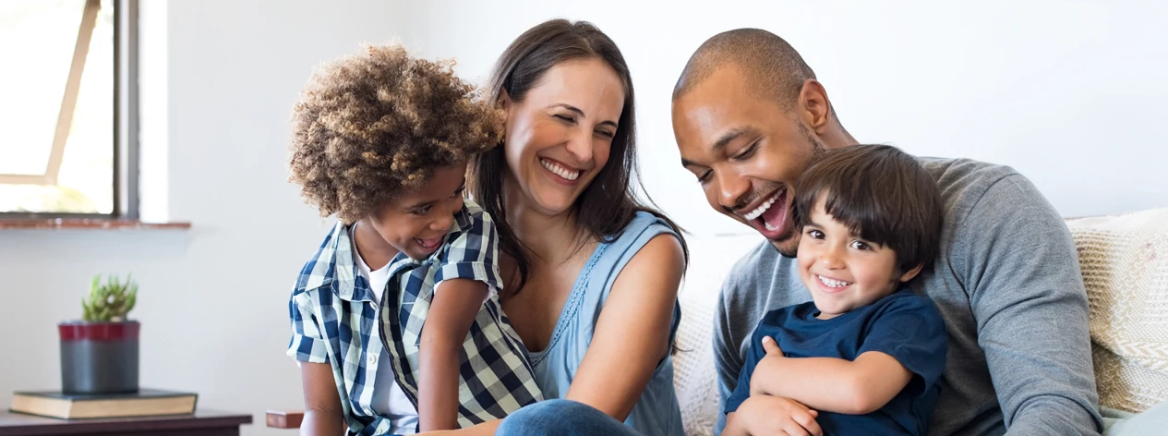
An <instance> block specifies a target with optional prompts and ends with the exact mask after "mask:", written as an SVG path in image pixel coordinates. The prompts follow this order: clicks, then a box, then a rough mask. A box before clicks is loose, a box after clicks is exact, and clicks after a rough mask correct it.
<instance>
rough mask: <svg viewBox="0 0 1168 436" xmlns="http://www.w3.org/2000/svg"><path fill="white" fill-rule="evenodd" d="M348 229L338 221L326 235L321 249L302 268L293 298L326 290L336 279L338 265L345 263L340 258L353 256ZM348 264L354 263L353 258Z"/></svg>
mask: <svg viewBox="0 0 1168 436" xmlns="http://www.w3.org/2000/svg"><path fill="white" fill-rule="evenodd" d="M348 228H349V226H346V225H344V224H342V223H341V222H340V221H338V222H337V223H336V224H335V225H333V228H332V229H330V230H329V232H328V234H326V235H325V237H324V241H322V242H321V244H320V247H318V248H317V249H316V252H315V253H313V254H312V257H310V258H309V259H308V261H306V262H304V265H303V266H302V267H301V268H300V275H299V276H297V278H296V287H295V288H294V289H293V291H292V295H293V297H295V296H296V295H298V294H307V293H310V292H312V291H315V290H317V289H321V288H324V287H326V286H328V285H330V284H331V283H332V282H333V281H334V280H335V279H336V275H337V271H338V268H337V267H338V264H339V263H344V262H342V261H341V259H339V258H340V256H350V257H351V256H352V249H351V248H350V247H351V245H352V243H351V242H349V232H348ZM348 263H349V264H351V263H352V259H351V258H350V259H348Z"/></svg>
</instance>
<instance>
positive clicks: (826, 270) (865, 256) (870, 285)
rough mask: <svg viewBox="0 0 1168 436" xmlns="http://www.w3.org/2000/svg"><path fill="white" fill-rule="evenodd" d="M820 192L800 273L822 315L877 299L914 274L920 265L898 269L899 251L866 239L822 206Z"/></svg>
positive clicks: (807, 228)
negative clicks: (904, 269) (909, 268)
mask: <svg viewBox="0 0 1168 436" xmlns="http://www.w3.org/2000/svg"><path fill="white" fill-rule="evenodd" d="M823 203H824V200H823V198H820V199H819V201H818V202H816V205H815V208H814V209H813V210H812V211H811V215H810V221H811V222H810V223H809V224H807V225H806V226H804V227H803V232H802V237H801V238H800V241H799V254H798V259H799V277H800V278H801V279H803V285H804V286H807V289H808V290H809V291H811V298H812V299H813V300H814V301H815V307H816V308H817V309H819V311H820V312H821V313H820V315H819V319H831V318H835V317H836V316H839V315H841V314H844V313H847V312H849V311H851V310H854V309H856V308H859V307H863V306H866V305H869V304H872V303H874V302H875V301H876V300H879V299H881V298H883V297H885V296H887V295H889V294H891V293H893V292H895V291H896V289H897V288H898V287H900V284H901V282H906V281H908V280H910V279H912V278H913V277H914V276H916V275H917V273H918V272H920V270H921V267H920V266H918V267H916V268H913V269H912V270H911V271H908V272H905V273H903V274H901V273H899V271H897V267H896V252H894V251H892V249H890V248H888V247H886V246H883V245H879V244H876V243H874V242H870V241H865V240H863V239H861V238H860V236H859V235H854V234H852V232H851V231H850V230H848V226H846V225H844V224H843V223H841V222H839V221H836V220H835V219H833V218H832V216H831V215H828V214H827V213H825V212H824V207H823Z"/></svg>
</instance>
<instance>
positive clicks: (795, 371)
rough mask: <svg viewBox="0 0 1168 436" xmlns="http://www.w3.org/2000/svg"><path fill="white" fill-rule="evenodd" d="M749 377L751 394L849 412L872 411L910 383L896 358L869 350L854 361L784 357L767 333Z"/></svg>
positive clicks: (827, 409)
mask: <svg viewBox="0 0 1168 436" xmlns="http://www.w3.org/2000/svg"><path fill="white" fill-rule="evenodd" d="M762 344H763V348H765V349H766V357H764V358H763V359H762V360H761V361H759V363H758V366H757V367H755V369H754V375H753V376H752V377H751V379H750V395H751V396H755V395H771V396H777V397H786V398H790V399H793V400H795V401H798V402H800V403H803V404H806V405H807V407H810V408H812V409H816V410H823V411H827V412H836V413H844V414H848V415H863V414H867V413H872V412H874V411H876V410H878V409H880V408H881V407H884V405H885V404H888V402H889V401H891V400H892V398H893V397H895V396H896V394H898V393H900V391H901V390H903V389H904V388H905V386H908V383H909V382H910V381H912V377H913V374H912V373H911V372H909V370H908V369H907V368H905V367H904V365H901V364H900V362H898V361H897V360H896V358H894V357H892V356H889V355H887V354H884V353H882V352H879V351H869V352H866V353H863V354H861V355H859V356H858V357H856V360H855V361H847V360H844V359H835V358H829V357H806V358H788V357H784V356H783V352H782V350H780V349H779V346H778V345H776V344H775V341H774V340H773V339H771V338H769V337H768V338H763V340H762Z"/></svg>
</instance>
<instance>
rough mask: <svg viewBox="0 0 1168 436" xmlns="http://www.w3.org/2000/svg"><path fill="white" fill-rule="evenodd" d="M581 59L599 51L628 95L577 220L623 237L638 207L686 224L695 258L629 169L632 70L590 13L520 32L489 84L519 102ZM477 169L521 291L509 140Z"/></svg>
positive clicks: (524, 269)
mask: <svg viewBox="0 0 1168 436" xmlns="http://www.w3.org/2000/svg"><path fill="white" fill-rule="evenodd" d="M581 59H600V60H601V61H604V63H605V64H607V65H608V66H609V67H611V68H612V69H613V70H614V71H615V72H616V74H617V76H618V77H620V80H621V83H622V85H624V91H625V101H624V107H623V109H622V110H621V116H620V119H619V120H618V121H617V130H616V134H615V135H614V137H613V139H612V148H611V151H610V152H609V158H608V159H609V160H608V164H606V165H605V166H604V168H602V169H601V170H600V172H599V173H598V174H597V175H596V178H595V179H593V180H592V183H591V184H590V185H588V187H587V188H585V189H584V192H583V193H581V194H580V198H578V199H577V200H576V203H575V205H573V209H572V213H573V214H574V216H575V218H576V222H577V223H578V224H579V226H580V227H581V230H582V231H583V232H586V233H587V234H588V235H589V236H591V237H592V238H594V239H597V240H600V241H605V242H607V241H612V240H614V239H616V238H617V237H619V236H620V234H621V231H622V230H623V229H624V227H625V226H626V225H628V223H629V222H630V221H632V220H633V217H635V216H636V214H637V212H639V211H646V212H649V213H652V214H653V215H656V216H657V217H660V218H662V219H663V220H665V221H666V222H667V223H669V225H670V226H672V227H673V228H674V229H675V230H677V231H678V232H679V234H678V241H679V242H680V243H681V246H682V250H683V251H684V253H685V258H686V263H687V264H688V263H689V249H688V247H687V246H686V244H685V239H684V238H682V237H681V235H680V231H681V229H680V228H679V227H677V225H675V224H674V223H673V222H672V221H670V220H669V219H668V218H667V217H665V216H664V214H662V213H661V212H658V211H656V210H654V209H651V208H649V207H648V206H646V205H644V204H643V203H642V202H641V201H640V200H638V199H637V197H636V195H635V194H634V192H633V189H632V185H631V183H630V182H631V180H630V176H631V175H632V174H634V173H635V172H636V171H637V148H636V133H635V132H636V119H635V114H636V110H635V106H634V104H633V102H634V98H633V96H634V94H633V82H632V76H631V75H630V74H629V67H628V64H626V63H625V59H624V56H622V55H621V52H620V49H618V48H617V47H616V44H615V43H613V42H612V40H611V39H609V37H608V36H607V35H605V34H604V33H603V32H601V31H600V29H597V28H596V26H593V25H592V24H590V23H588V22H585V21H577V22H574V23H573V22H571V21H568V20H550V21H546V22H544V23H542V24H539V25H537V26H535V27H532V28H531V29H529V30H528V31H526V32H524V33H523V34H522V35H520V36H519V37H518V38H516V39H515V41H514V42H512V43H511V45H510V46H509V47H507V50H506V51H504V52H503V55H502V56H500V57H499V61H498V63H497V64H495V68H494V71H493V73H492V75H491V79H490V83H489V84H488V88H487V92H488V94H487V96H488V97H490V98H494V99H495V101H500V99H501V98H502V97H503V95H507V96H508V97H509V98H510V99H511V100H512V101H515V102H519V101H523V98H524V97H526V95H527V92H528V91H530V90H531V88H532V87H534V86H535V85H536V84H537V83H538V82H539V80H540V78H542V77H543V75H544V74H545V73H547V71H548V70H549V69H551V68H552V67H554V66H556V65H559V64H561V63H564V62H568V61H573V60H581ZM504 93H505V94H504ZM470 171H471V176H470V178H469V182H470V183H469V189H470V192H471V194H472V195H473V196H474V199H475V201H476V202H477V203H478V204H479V205H480V206H482V208H483V209H484V210H486V211H487V212H488V213H490V214H491V215H492V216H493V217H494V219H495V223H496V225H497V227H498V229H499V235H500V244H499V247H500V249H502V251H503V252H504V253H506V254H507V255H509V256H511V257H512V258H513V259H515V263H516V266H517V267H518V269H519V283H518V286H515V287H513V288H512V289H515V290H516V291H518V290H520V289H522V287H523V285H524V284H525V283H526V282H527V274H528V268H529V266H530V260H529V259H528V256H527V254H526V253H525V252H524V250H523V246H522V245H523V243H522V241H520V240H519V239H518V238H517V237H516V236H515V232H514V230H513V229H512V228H511V226H510V224H509V223H507V219H506V217H507V215H506V214H505V213H504V204H503V180H504V174H505V173H506V171H507V162H506V159H505V156H504V151H503V147H495V148H494V149H493V150H491V151H489V152H487V153H484V154H482V155H479V156H477V157H476V158H475V159H473V160H472V161H471V165H470ZM642 191H644V189H642ZM577 248H579V247H577Z"/></svg>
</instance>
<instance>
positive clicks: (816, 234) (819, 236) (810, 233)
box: [807, 229, 824, 239]
mask: <svg viewBox="0 0 1168 436" xmlns="http://www.w3.org/2000/svg"><path fill="white" fill-rule="evenodd" d="M807 236H810V237H811V238H813V239H823V236H824V235H823V232H821V231H819V230H815V229H811V230H808V231H807Z"/></svg>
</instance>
